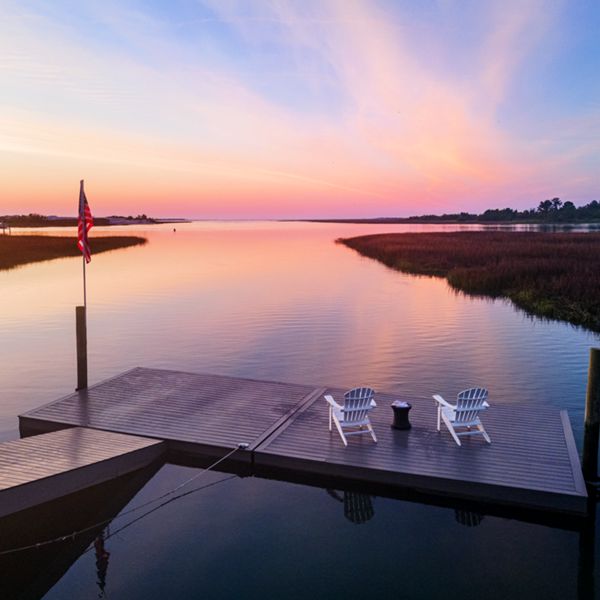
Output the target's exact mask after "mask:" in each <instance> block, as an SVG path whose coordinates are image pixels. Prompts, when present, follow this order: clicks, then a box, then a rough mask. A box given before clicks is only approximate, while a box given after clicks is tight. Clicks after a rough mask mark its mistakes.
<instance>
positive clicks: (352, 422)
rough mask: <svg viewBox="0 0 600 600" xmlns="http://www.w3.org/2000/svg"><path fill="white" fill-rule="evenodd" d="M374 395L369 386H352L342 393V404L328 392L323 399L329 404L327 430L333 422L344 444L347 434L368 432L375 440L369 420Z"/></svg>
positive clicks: (345, 443) (373, 406)
mask: <svg viewBox="0 0 600 600" xmlns="http://www.w3.org/2000/svg"><path fill="white" fill-rule="evenodd" d="M374 395H375V391H374V390H372V389H371V388H368V387H357V388H354V389H352V390H350V391H349V392H346V393H345V394H344V405H343V406H341V405H340V404H338V403H337V402H336V401H335V400H334V399H333V396H330V395H329V394H327V395H326V396H325V400H326V401H327V403H328V404H329V431H331V430H332V423H335V426H336V428H337V430H338V432H339V434H340V436H341V438H342V442H344V446H347V445H348V440H347V439H346V437H347V436H349V435H360V434H362V433H369V434H370V435H371V437H372V438H373V441H375V442H377V437H376V436H375V432H374V431H373V427H372V425H371V421H370V420H369V411H370V410H372V409H373V408H375V407H376V406H377V404H376V403H375V400H373V396H374Z"/></svg>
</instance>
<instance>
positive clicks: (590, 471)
mask: <svg viewBox="0 0 600 600" xmlns="http://www.w3.org/2000/svg"><path fill="white" fill-rule="evenodd" d="M599 434H600V348H590V366H589V371H588V382H587V393H586V399H585V422H584V433H583V460H582V463H583V464H582V470H583V476H584V478H585V480H586V481H587V482H588V483H595V482H597V481H598V437H599Z"/></svg>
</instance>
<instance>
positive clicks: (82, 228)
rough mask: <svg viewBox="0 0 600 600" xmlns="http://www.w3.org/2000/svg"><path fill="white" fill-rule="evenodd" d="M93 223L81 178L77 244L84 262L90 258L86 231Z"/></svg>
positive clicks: (87, 231)
mask: <svg viewBox="0 0 600 600" xmlns="http://www.w3.org/2000/svg"><path fill="white" fill-rule="evenodd" d="M93 225H94V219H93V218H92V211H91V210H90V206H89V204H88V201H87V198H86V197H85V192H84V191H83V180H81V183H80V185H79V215H78V217H77V245H78V246H79V249H80V250H81V253H82V254H83V257H84V258H85V262H86V263H89V262H90V261H91V260H92V255H91V252H90V245H89V242H88V233H89V231H90V229H91V228H92V227H93Z"/></svg>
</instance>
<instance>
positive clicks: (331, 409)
mask: <svg viewBox="0 0 600 600" xmlns="http://www.w3.org/2000/svg"><path fill="white" fill-rule="evenodd" d="M332 414H333V407H331V406H330V407H329V431H331V415H332Z"/></svg>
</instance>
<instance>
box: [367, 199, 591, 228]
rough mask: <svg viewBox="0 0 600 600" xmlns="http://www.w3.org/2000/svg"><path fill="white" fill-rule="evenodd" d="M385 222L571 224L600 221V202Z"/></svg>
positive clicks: (557, 202)
mask: <svg viewBox="0 0 600 600" xmlns="http://www.w3.org/2000/svg"><path fill="white" fill-rule="evenodd" d="M386 220H388V221H394V222H403V223H455V222H458V223H481V222H488V223H496V222H519V223H527V222H531V223H539V222H540V221H541V222H546V223H570V222H585V221H600V202H598V201H597V200H592V201H591V202H590V203H589V204H584V205H583V206H579V207H577V206H575V204H573V202H571V201H570V200H567V201H566V202H563V201H562V200H561V199H560V198H551V199H547V200H542V201H541V202H540V203H539V204H538V206H537V208H531V209H526V210H522V211H519V210H515V209H513V208H488V209H487V210H486V211H484V212H483V213H481V214H479V215H477V214H473V213H468V212H461V213H449V214H448V213H445V214H443V215H420V216H414V217H407V218H406V219H386V218H382V219H377V221H378V222H382V223H385V222H386Z"/></svg>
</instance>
